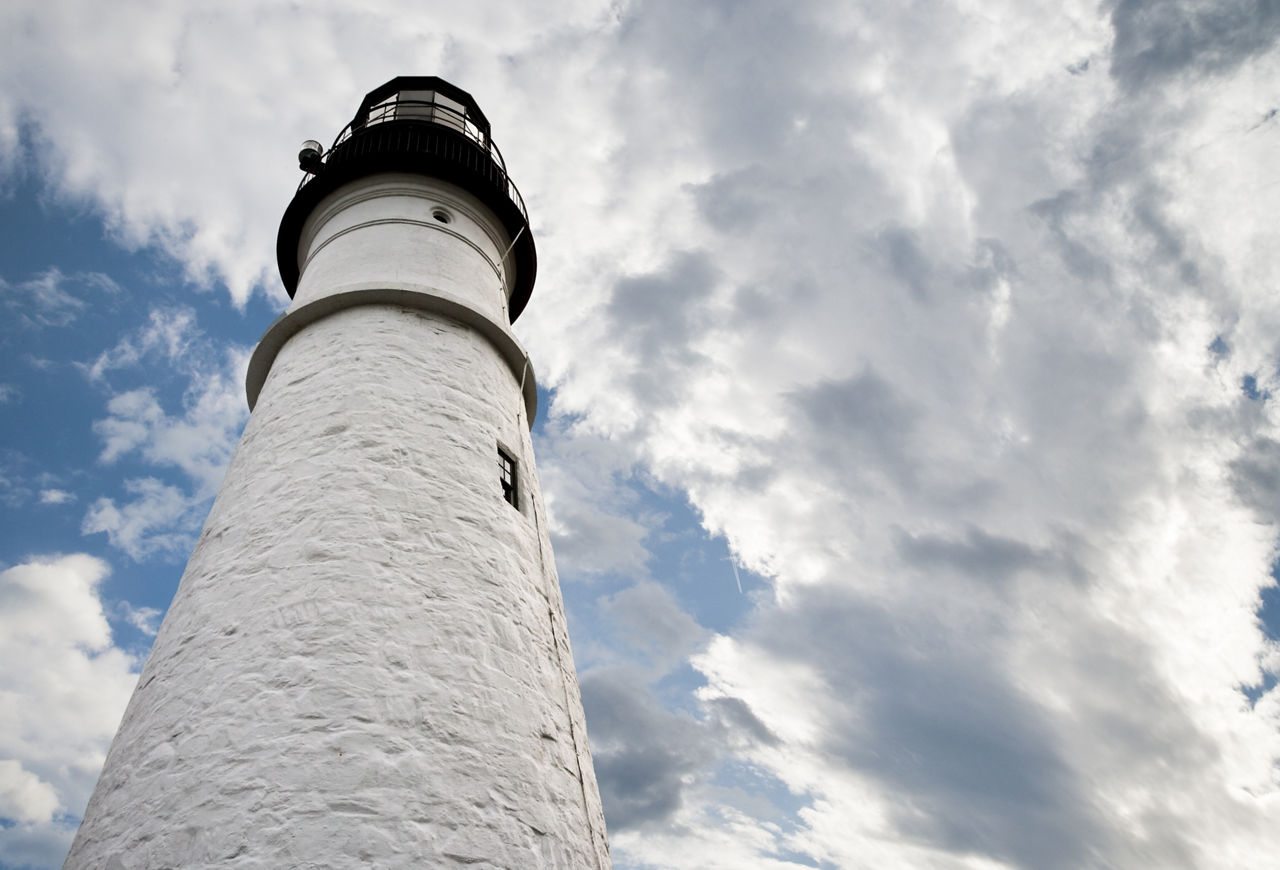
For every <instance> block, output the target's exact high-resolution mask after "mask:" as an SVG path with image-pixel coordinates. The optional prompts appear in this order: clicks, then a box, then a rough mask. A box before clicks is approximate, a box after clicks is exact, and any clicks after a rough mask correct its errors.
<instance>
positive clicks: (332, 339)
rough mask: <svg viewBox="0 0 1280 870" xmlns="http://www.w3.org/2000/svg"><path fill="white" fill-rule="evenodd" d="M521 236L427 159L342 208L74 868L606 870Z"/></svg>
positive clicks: (315, 253) (316, 233)
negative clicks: (532, 409) (534, 431)
mask: <svg viewBox="0 0 1280 870" xmlns="http://www.w3.org/2000/svg"><path fill="white" fill-rule="evenodd" d="M433 207H443V208H445V209H446V210H447V212H448V217H449V218H450V220H449V223H447V224H442V223H440V222H439V221H436V220H435V219H434V218H433V217H432V208H433ZM509 242H510V240H509V239H508V238H507V236H506V233H505V231H503V230H502V229H501V227H500V225H499V224H498V223H497V221H495V220H494V219H493V218H492V216H490V215H489V214H488V213H487V212H486V211H485V210H484V209H483V207H481V206H479V205H478V204H477V203H476V202H475V200H474V199H471V198H470V197H468V196H467V195H466V194H465V193H463V192H462V191H460V190H458V189H457V188H452V187H449V186H447V185H443V184H439V183H436V182H432V181H429V180H427V179H423V178H416V177H410V176H373V177H372V178H369V179H365V180H363V181H362V182H358V183H356V184H352V185H348V186H347V187H345V188H342V189H340V190H339V191H337V192H336V193H335V194H333V195H332V196H330V197H329V198H328V199H327V200H325V201H324V202H322V203H321V204H320V206H318V207H317V208H316V210H315V212H314V218H313V220H312V221H311V222H310V223H309V224H308V226H307V228H306V230H305V231H304V234H303V240H302V252H303V256H302V261H303V262H304V263H305V267H304V269H303V272H302V277H301V280H300V282H299V286H298V292H297V295H296V298H295V301H294V303H293V306H292V307H291V309H290V312H289V313H287V314H286V315H285V317H284V318H282V319H281V320H280V321H278V322H277V324H276V325H275V326H273V327H272V331H269V333H268V335H269V336H270V335H271V334H272V332H274V333H275V334H276V340H275V345H274V346H270V345H268V342H267V341H266V340H264V347H266V348H267V349H266V350H261V349H260V351H259V357H260V358H259V359H257V360H255V370H256V371H257V372H258V375H257V377H259V378H262V377H265V380H264V381H263V382H262V383H261V384H259V385H258V387H260V392H258V387H255V385H254V383H253V381H254V378H255V374H254V373H253V372H251V374H250V384H249V389H250V393H251V395H256V403H255V407H254V411H253V414H252V416H251V417H250V420H249V423H248V425H247V427H246V428H245V432H244V435H243V437H242V439H241V442H240V446H239V448H238V449H237V451H236V454H235V457H234V458H233V459H232V462H231V465H230V467H229V469H228V472H227V477H226V481H225V483H224V484H223V488H222V490H221V492H220V493H219V495H218V498H217V500H216V501H215V503H214V505H213V509H212V511H211V512H210V514H209V518H208V521H207V522H206V525H205V528H204V531H203V533H202V534H201V536H200V539H199V542H198V543H197V545H196V548H195V551H194V553H193V554H192V556H191V560H190V562H189V563H188V565H187V569H186V572H185V574H184V575H183V578H182V582H181V585H180V587H179V589H178V592H177V595H176V597H175V599H174V602H173V604H172V606H171V607H170V610H169V613H168V615H167V616H166V618H165V622H164V625H163V627H162V628H161V630H160V633H159V635H158V636H157V638H156V642H155V646H154V649H153V650H152V653H151V657H150V659H149V660H148V661H147V664H146V666H145V668H144V669H143V672H142V677H141V680H140V681H139V684H138V688H137V690H136V691H135V693H134V696H133V699H132V700H131V701H130V703H129V707H128V710H127V711H126V713H125V717H124V721H123V723H122V724H121V727H120V732H119V733H118V734H117V736H116V739H115V742H114V744H113V745H112V748H111V751H110V754H109V755H108V758H107V762H106V766H105V768H104V770H103V773H102V777H101V780H100V781H99V783H98V787H97V789H96V791H95V792H94V795H93V798H92V800H91V801H90V804H89V808H88V810H87V811H86V813H85V819H84V822H83V824H82V826H81V829H80V831H79V833H78V834H77V836H76V840H75V843H74V845H73V846H72V849H71V853H70V856H69V857H68V859H67V863H66V867H68V868H112V870H126V868H127V870H134V868H136V870H142V868H198V867H235V868H273V870H274V868H348V867H350V868H355V867H361V868H364V867H375V868H384V867H385V868H393V867H395V868H399V867H404V868H408V867H453V866H460V867H461V866H465V867H469V868H511V870H517V868H593V870H605V868H608V867H609V866H610V862H609V854H608V845H607V841H606V838H605V828H604V817H603V813H602V811H601V806H600V797H599V794H598V792H597V788H596V781H595V775H594V772H593V770H592V766H591V757H590V754H589V751H588V748H587V739H586V729H585V725H584V722H583V716H582V706H581V701H580V698H579V693H578V685H577V679H576V677H575V675H574V667H573V658H572V655H571V653H570V650H569V640H568V634H567V631H566V628H565V621H564V610H563V605H562V603H561V599H560V591H559V585H558V581H557V578H556V573H555V567H554V564H553V562H552V557H551V550H550V544H549V540H548V537H547V531H546V522H545V512H544V508H543V504H542V497H541V494H540V492H539V487H538V481H537V475H536V472H535V470H534V465H533V452H532V445H531V443H530V439H529V430H528V427H529V415H528V407H529V405H528V402H527V395H528V394H530V393H529V391H530V390H531V388H532V382H533V374H532V371H531V370H528V369H527V368H526V366H525V363H524V359H523V351H520V350H519V345H518V344H516V343H515V340H514V338H511V337H510V332H509V328H508V326H507V317H506V292H509V287H508V286H507V282H506V281H505V277H504V274H503V266H502V255H503V252H504V249H505V248H506V246H507V245H508V244H509ZM504 290H506V292H504ZM330 297H331V299H330V302H329V303H328V305H329V307H328V308H326V307H325V305H326V303H325V300H326V299H327V298H330ZM396 300H399V301H398V302H397V301H396ZM406 300H408V301H407V302H406ZM307 312H310V313H307ZM291 317H292V318H295V322H290V318H291ZM482 321H483V323H484V324H485V325H484V326H483V327H478V326H477V325H476V324H477V323H481V322H482ZM281 336H283V338H281ZM504 336H505V338H503V337H504ZM504 341H505V342H508V343H507V344H504ZM512 348H514V350H513V349H512ZM272 354H275V356H274V359H270V358H269V357H270V356H271V355H272ZM522 378H523V379H524V381H525V384H524V390H525V393H526V395H522V389H521V387H522V385H521V379H522ZM499 445H502V447H503V448H504V449H505V450H507V451H508V452H509V453H510V454H512V455H513V456H515V457H516V458H517V460H518V462H519V483H520V507H519V510H517V509H516V508H514V507H512V506H511V505H509V504H508V503H507V502H506V501H504V500H503V498H502V492H501V488H500V485H499V477H498V454H497V451H498V446H499Z"/></svg>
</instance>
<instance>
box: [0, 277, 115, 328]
mask: <svg viewBox="0 0 1280 870" xmlns="http://www.w3.org/2000/svg"><path fill="white" fill-rule="evenodd" d="M68 287H71V288H75V289H80V288H83V289H85V290H90V291H93V292H94V293H95V294H102V293H106V294H108V295H115V294H117V293H119V292H120V287H119V286H118V285H117V284H116V283H115V281H112V280H111V279H110V278H108V277H107V276H106V275H104V274H102V273H101V272H77V273H75V274H73V275H64V274H63V273H62V271H61V270H59V269H58V268H56V267H54V268H50V269H46V270H45V271H44V272H41V273H40V274H38V275H36V276H35V277H33V278H29V279H27V280H26V281H21V282H18V283H16V284H14V283H11V282H9V281H7V280H5V279H4V278H0V299H3V301H4V305H5V307H6V308H8V309H9V311H10V312H11V313H12V315H13V317H14V318H15V319H16V320H17V321H18V322H20V323H23V324H24V325H26V326H28V327H31V328H39V327H44V326H67V325H68V324H70V323H72V322H73V321H75V320H76V319H77V318H78V317H79V316H80V315H81V314H82V313H83V312H84V311H85V310H86V309H87V308H88V305H89V303H88V302H86V301H85V300H84V298H83V297H82V296H79V295H76V294H73V293H72V292H71V291H70V290H68Z"/></svg>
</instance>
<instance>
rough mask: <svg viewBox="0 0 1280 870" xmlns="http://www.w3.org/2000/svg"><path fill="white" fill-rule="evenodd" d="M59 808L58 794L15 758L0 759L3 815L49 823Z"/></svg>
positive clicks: (0, 809) (25, 820) (0, 794)
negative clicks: (23, 767)
mask: <svg viewBox="0 0 1280 870" xmlns="http://www.w3.org/2000/svg"><path fill="white" fill-rule="evenodd" d="M57 809H58V793H57V792H56V791H54V788H53V786H51V785H49V783H47V782H43V781H41V779H40V777H38V776H36V775H35V774H34V773H31V772H30V771H26V770H23V769H22V765H21V764H19V763H18V762H16V761H9V760H0V818H4V819H13V820H15V821H18V822H28V823H30V822H37V823H43V824H48V823H50V822H52V821H53V814H54V812H55V811H56V810H57Z"/></svg>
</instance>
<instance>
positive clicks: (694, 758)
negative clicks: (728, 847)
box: [581, 669, 717, 832]
mask: <svg viewBox="0 0 1280 870" xmlns="http://www.w3.org/2000/svg"><path fill="white" fill-rule="evenodd" d="M581 686H582V703H583V707H584V709H585V710H586V715H587V723H588V726H589V728H590V732H591V747H592V757H593V760H594V763H595V769H596V778H597V779H598V780H599V784H600V794H601V797H602V798H603V800H604V806H605V815H606V817H607V821H608V824H609V830H610V831H614V832H622V831H626V830H629V829H632V828H636V827H640V826H642V825H646V824H653V823H659V822H662V821H664V820H666V819H669V818H670V817H671V816H672V815H673V814H674V813H675V812H676V811H677V810H678V809H679V808H680V806H681V803H682V800H683V795H684V793H685V792H686V790H687V789H688V788H689V783H687V782H686V777H689V776H691V775H693V774H695V773H698V772H701V771H703V769H704V768H706V767H707V766H708V765H709V764H710V763H711V761H712V760H713V759H714V757H715V754H716V751H717V750H716V747H715V745H714V743H713V742H712V740H711V739H710V736H709V734H708V732H707V730H706V728H705V726H703V725H702V724H701V723H700V722H699V721H698V720H696V719H694V718H693V717H691V716H689V715H688V714H685V713H680V712H676V713H671V712H668V711H666V710H664V709H663V708H662V706H661V705H660V704H659V703H658V702H657V699H656V698H655V697H654V696H653V694H652V693H651V692H650V690H649V689H648V688H646V687H645V686H644V684H643V683H642V682H641V681H640V680H638V679H637V678H636V675H634V674H631V673H628V672H626V671H623V670H618V669H601V670H595V671H591V672H588V673H586V674H583V676H582V679H581Z"/></svg>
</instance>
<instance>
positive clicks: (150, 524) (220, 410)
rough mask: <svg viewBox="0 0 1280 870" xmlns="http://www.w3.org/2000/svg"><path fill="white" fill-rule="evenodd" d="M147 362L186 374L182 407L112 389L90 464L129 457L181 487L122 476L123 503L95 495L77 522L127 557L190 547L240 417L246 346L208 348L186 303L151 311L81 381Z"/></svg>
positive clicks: (244, 412)
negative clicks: (173, 476) (98, 448)
mask: <svg viewBox="0 0 1280 870" xmlns="http://www.w3.org/2000/svg"><path fill="white" fill-rule="evenodd" d="M154 360H163V361H165V362H166V363H168V364H169V365H170V366H172V368H173V370H174V371H175V372H176V373H177V374H178V375H179V376H181V377H184V378H185V379H186V383H185V391H184V396H183V407H182V410H181V411H180V412H178V413H172V414H171V413H169V412H167V411H166V410H165V408H164V407H163V406H162V405H161V402H160V400H159V398H157V396H156V391H155V389H154V388H153V387H150V386H147V387H140V388H137V389H132V390H125V391H123V392H117V393H114V394H113V395H112V396H111V398H110V399H108V401H107V413H108V416H107V417H106V418H104V419H101V420H98V421H96V422H95V423H94V424H93V428H94V432H95V433H96V434H97V435H98V437H99V438H100V439H101V440H102V452H101V454H100V455H99V461H101V462H103V463H106V464H112V463H115V462H117V461H119V460H120V459H121V458H123V457H126V456H131V455H137V456H138V457H139V458H141V459H142V460H144V461H145V462H146V463H148V464H149V465H151V466H154V467H155V468H156V469H157V470H161V469H176V470H178V471H180V472H181V473H182V474H183V475H184V476H185V478H186V479H187V481H188V484H189V486H188V487H186V488H184V487H180V486H177V485H174V484H172V483H165V482H163V481H161V480H159V479H157V478H155V477H146V478H131V479H129V480H127V481H126V482H125V491H126V493H127V494H128V495H129V496H130V499H129V500H128V501H126V502H123V504H120V503H118V502H117V500H116V499H114V498H111V497H106V496H104V497H101V498H99V499H97V500H96V501H95V502H94V504H93V505H92V506H91V507H90V509H89V511H88V513H87V514H86V515H85V518H84V523H83V531H84V532H85V534H92V533H97V532H106V533H107V535H108V539H109V540H110V542H111V545H112V546H115V547H118V548H120V549H122V550H124V551H125V552H126V553H128V554H129V555H130V556H131V557H132V558H134V559H143V558H146V557H148V556H150V555H153V554H166V555H178V554H181V553H182V552H184V551H185V550H187V549H188V548H189V547H190V544H191V534H192V532H193V531H194V528H195V526H196V525H197V524H198V522H199V520H200V518H201V516H200V515H201V514H202V511H201V509H200V508H201V507H202V506H203V505H204V504H205V503H206V502H207V501H208V500H209V499H210V498H212V497H213V495H214V494H215V493H216V492H217V487H218V484H219V483H220V482H221V481H222V476H223V473H224V471H225V469H226V466H227V463H228V462H229V461H230V459H231V454H232V452H233V451H234V450H235V445H236V442H237V441H238V439H239V437H240V430H241V428H242V427H243V426H244V421H245V419H246V418H247V416H248V408H247V407H246V405H245V400H244V395H243V387H242V384H243V382H244V371H245V368H246V366H247V365H248V351H247V349H245V348H240V347H235V346H233V347H231V348H230V349H228V350H226V351H223V352H219V351H217V350H216V349H215V348H214V347H213V345H212V343H211V342H210V341H209V339H208V337H207V336H205V335H204V334H203V333H202V332H201V331H200V329H199V327H198V326H197V324H196V321H195V315H194V313H193V312H192V311H190V310H189V309H185V308H179V309H154V310H152V311H151V313H150V315H149V317H148V321H147V323H146V324H145V325H143V326H142V327H140V328H139V329H137V330H135V331H133V332H131V333H130V334H127V335H125V336H123V337H122V338H121V339H120V341H119V342H117V344H116V345H115V347H113V348H112V349H110V350H108V351H105V352H104V353H102V354H100V355H99V356H98V358H97V359H96V360H95V361H94V362H93V363H92V364H91V365H89V366H85V367H84V368H85V371H86V373H87V374H88V376H89V377H90V379H91V380H93V381H97V382H103V381H105V379H106V378H107V376H108V375H113V376H114V377H120V376H122V375H127V374H129V373H132V372H134V371H135V370H136V369H137V368H138V367H140V366H142V365H144V364H145V363H147V362H148V361H154Z"/></svg>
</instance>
